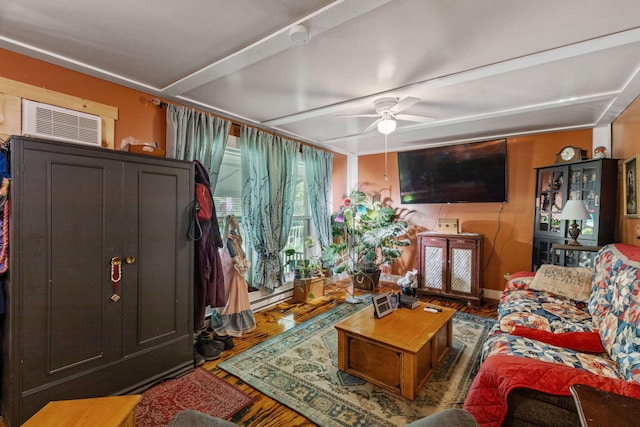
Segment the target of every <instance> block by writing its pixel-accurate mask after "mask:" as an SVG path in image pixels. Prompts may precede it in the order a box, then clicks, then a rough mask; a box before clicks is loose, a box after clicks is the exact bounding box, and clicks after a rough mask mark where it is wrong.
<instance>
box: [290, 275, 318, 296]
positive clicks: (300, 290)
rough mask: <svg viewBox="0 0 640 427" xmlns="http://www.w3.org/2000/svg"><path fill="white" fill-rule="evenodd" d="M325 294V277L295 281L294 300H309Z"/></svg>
mask: <svg viewBox="0 0 640 427" xmlns="http://www.w3.org/2000/svg"><path fill="white" fill-rule="evenodd" d="M323 295H324V277H312V278H310V279H296V280H294V281H293V301H294V302H307V301H309V300H311V299H313V298H317V297H320V296H323Z"/></svg>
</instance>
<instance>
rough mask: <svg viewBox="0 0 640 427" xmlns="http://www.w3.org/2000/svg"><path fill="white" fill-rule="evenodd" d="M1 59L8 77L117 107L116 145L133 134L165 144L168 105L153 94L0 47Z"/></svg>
mask: <svg viewBox="0 0 640 427" xmlns="http://www.w3.org/2000/svg"><path fill="white" fill-rule="evenodd" d="M0 63H1V64H3V67H2V68H1V69H0V76H2V77H5V78H7V79H11V80H16V81H19V82H22V83H28V84H30V85H33V86H38V87H42V88H46V89H49V90H53V91H56V92H61V93H65V94H67V95H73V96H78V97H81V98H85V99H88V100H91V101H95V102H101V103H103V104H107V105H111V106H113V107H117V108H118V120H116V131H115V144H116V147H119V146H120V141H121V140H122V139H123V138H125V137H127V136H132V137H134V138H137V139H139V140H140V141H145V142H151V141H155V142H158V144H159V145H160V146H161V147H162V148H165V145H166V144H165V140H166V124H165V109H164V108H162V109H161V108H159V107H157V106H155V105H153V104H151V102H150V101H151V99H152V98H154V96H152V95H148V94H145V93H143V92H139V91H137V90H133V89H129V88H126V87H124V86H120V85H117V84H113V83H109V82H107V81H105V80H101V79H98V78H95V77H91V76H88V75H86V74H82V73H78V72H76V71H72V70H69V69H66V68H62V67H59V66H57V65H52V64H49V63H48V62H43V61H40V60H37V59H32V58H29V57H26V56H23V55H19V54H17V53H13V52H9V51H8V50H5V49H0Z"/></svg>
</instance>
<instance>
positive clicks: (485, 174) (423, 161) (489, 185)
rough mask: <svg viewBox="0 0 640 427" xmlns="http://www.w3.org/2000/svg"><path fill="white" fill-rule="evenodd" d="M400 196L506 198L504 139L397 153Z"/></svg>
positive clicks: (417, 199) (421, 199) (407, 199)
mask: <svg viewBox="0 0 640 427" xmlns="http://www.w3.org/2000/svg"><path fill="white" fill-rule="evenodd" d="M398 170H399V173H400V199H401V202H402V203H403V204H409V203H483V202H504V201H506V200H507V140H506V139H498V140H492V141H482V142H473V143H468V144H460V145H450V146H443V147H435V148H425V149H421V150H414V151H401V152H399V153H398Z"/></svg>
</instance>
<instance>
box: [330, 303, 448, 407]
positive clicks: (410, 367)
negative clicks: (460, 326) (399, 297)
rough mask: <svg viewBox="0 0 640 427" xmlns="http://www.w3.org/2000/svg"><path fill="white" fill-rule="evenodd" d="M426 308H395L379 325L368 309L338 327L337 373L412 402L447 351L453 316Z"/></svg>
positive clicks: (371, 311)
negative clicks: (378, 387) (428, 310)
mask: <svg viewBox="0 0 640 427" xmlns="http://www.w3.org/2000/svg"><path fill="white" fill-rule="evenodd" d="M428 305H429V306H432V307H433V304H428ZM426 306H427V304H425V303H420V307H417V308H415V309H413V310H411V309H408V308H399V309H398V310H396V311H394V312H393V313H391V314H389V315H388V316H385V317H383V318H381V319H376V318H375V316H374V312H373V306H371V307H367V308H365V309H363V310H361V311H359V312H357V313H356V314H354V315H353V316H351V317H349V318H347V319H345V320H343V321H342V322H340V323H338V324H336V326H335V327H336V329H337V330H338V369H340V370H341V371H344V372H347V373H349V374H351V375H354V376H357V377H359V378H362V379H363V380H366V381H368V382H370V383H373V384H377V385H379V386H381V387H384V388H386V389H387V390H390V391H392V392H394V393H398V394H400V395H402V396H404V397H406V398H407V399H411V400H413V399H415V398H416V396H417V395H418V392H419V391H420V389H421V388H422V387H423V386H424V385H425V383H426V382H427V379H428V378H429V375H431V373H432V372H433V370H434V369H435V368H436V367H437V366H438V363H440V361H441V360H442V358H443V357H444V355H445V354H446V353H447V351H448V350H449V348H451V342H452V341H451V340H452V318H453V315H454V314H455V312H456V310H454V309H451V308H447V307H438V308H439V309H441V310H442V311H441V312H439V313H429V312H426V311H424V307H426Z"/></svg>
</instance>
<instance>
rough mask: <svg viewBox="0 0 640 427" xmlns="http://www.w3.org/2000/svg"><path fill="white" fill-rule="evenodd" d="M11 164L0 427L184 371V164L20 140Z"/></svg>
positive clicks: (187, 277) (187, 191) (189, 276)
mask: <svg viewBox="0 0 640 427" xmlns="http://www.w3.org/2000/svg"><path fill="white" fill-rule="evenodd" d="M10 160H11V171H12V183H11V188H10V199H9V200H10V245H9V246H10V254H9V257H10V258H9V262H10V264H9V265H10V267H9V272H8V274H7V276H6V283H5V285H6V298H7V314H6V317H5V320H4V347H3V369H2V415H3V417H4V420H5V423H6V424H7V425H9V426H12V427H13V426H18V425H20V424H21V423H23V422H24V421H25V420H26V419H28V418H29V417H30V416H31V415H33V414H34V413H35V412H36V411H38V410H39V409H40V408H41V407H42V406H44V405H45V404H46V403H47V402H49V401H51V400H62V399H77V398H87V397H96V396H109V395H117V394H127V393H135V392H139V391H141V390H142V389H144V388H146V387H147V386H148V385H150V384H151V383H153V382H155V381H158V380H160V379H162V378H164V377H167V376H175V375H180V374H184V373H186V372H188V371H190V370H192V369H193V343H192V329H193V328H192V325H193V316H192V312H193V266H192V259H193V242H191V241H190V240H189V239H188V237H187V235H188V229H189V224H190V219H191V212H192V210H191V209H192V199H193V188H194V175H193V174H194V169H193V164H192V163H190V162H183V161H176V160H170V159H162V158H154V157H150V156H145V155H138V154H129V153H123V152H116V151H111V150H104V149H100V148H96V147H89V146H82V145H77V144H68V143H63V142H53V141H46V140H38V139H31V138H26V137H12V138H11V139H10ZM114 294H117V296H114Z"/></svg>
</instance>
